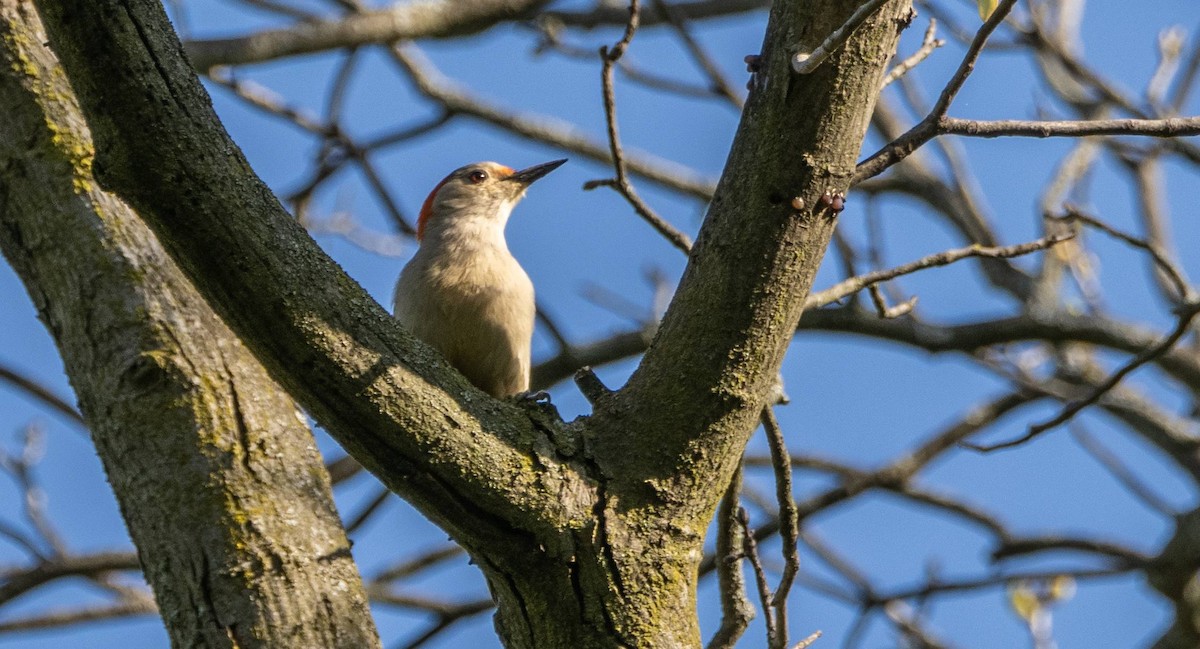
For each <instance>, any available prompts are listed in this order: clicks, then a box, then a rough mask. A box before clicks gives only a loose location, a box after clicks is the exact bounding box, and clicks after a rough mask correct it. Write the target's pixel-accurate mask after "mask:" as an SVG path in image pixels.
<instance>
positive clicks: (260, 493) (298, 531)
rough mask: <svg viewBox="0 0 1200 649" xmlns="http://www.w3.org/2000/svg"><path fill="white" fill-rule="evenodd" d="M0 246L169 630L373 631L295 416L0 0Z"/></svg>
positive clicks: (315, 641) (235, 636) (258, 634)
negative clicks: (186, 271) (147, 219)
mask: <svg viewBox="0 0 1200 649" xmlns="http://www.w3.org/2000/svg"><path fill="white" fill-rule="evenodd" d="M0 18H2V19H3V20H2V22H0V112H2V113H3V114H4V116H5V117H4V119H3V120H0V170H2V171H3V175H4V178H5V183H4V184H3V185H0V250H3V253H4V255H5V257H6V258H7V259H8V260H9V261H10V262H11V263H12V265H13V267H14V268H15V269H16V270H17V272H18V274H19V275H20V277H21V279H22V281H23V282H24V283H25V286H26V287H27V288H28V290H29V293H30V295H31V296H32V297H33V300H34V303H35V305H36V306H37V309H38V313H39V315H40V317H41V319H42V321H43V322H44V323H45V324H46V326H47V328H48V329H49V330H50V332H51V334H52V335H53V337H54V340H55V342H56V343H57V345H58V347H59V350H60V351H61V353H62V356H63V359H64V360H65V363H66V369H67V373H68V375H69V376H70V379H71V384H72V386H73V387H74V389H75V393H76V395H77V396H78V399H79V405H80V408H81V409H82V411H83V415H84V417H85V420H86V421H87V424H88V427H89V429H90V431H91V433H92V438H93V440H94V442H95V444H96V449H97V451H98V453H99V455H100V458H101V460H102V461H103V463H104V468H105V471H106V472H107V475H108V479H109V482H110V483H111V484H112V487H113V490H114V491H115V492H116V495H117V499H118V502H119V503H120V507H121V512H122V514H123V516H124V519H125V522H126V524H127V526H128V529H129V532H130V535H131V536H132V537H133V540H134V543H135V544H136V546H137V548H138V556H139V559H140V562H141V565H142V568H143V571H144V573H145V576H146V579H147V581H149V583H150V584H151V586H152V587H153V589H154V593H155V598H156V601H157V603H158V607H159V610H160V612H161V614H162V617H163V619H164V621H165V623H166V626H167V630H168V632H169V634H170V637H171V640H172V643H173V645H174V646H177V647H279V648H296V647H346V648H359V647H373V646H378V645H379V640H378V637H377V635H376V633H375V629H374V624H373V622H372V620H371V617H370V612H369V610H368V608H367V600H366V595H365V591H364V588H363V584H362V580H361V579H360V577H359V575H358V570H357V567H356V566H355V564H354V561H353V559H352V557H351V556H350V548H349V543H348V541H347V539H346V535H345V532H344V531H343V529H342V526H341V523H340V521H339V518H338V515H337V512H336V510H335V509H334V506H333V500H332V494H331V490H330V484H329V478H328V474H327V473H326V472H325V470H324V467H323V465H322V463H321V458H320V456H319V455H318V453H317V451H316V447H315V444H314V441H313V437H312V434H311V432H310V431H309V430H308V427H307V424H306V420H305V417H304V416H303V414H302V413H301V412H300V411H299V410H298V409H297V406H296V405H295V403H294V402H293V401H292V400H291V398H290V397H288V396H287V394H286V393H285V392H284V391H283V390H282V389H281V388H280V387H279V386H278V385H277V384H276V383H275V382H273V381H272V380H271V379H270V377H269V376H267V374H266V372H265V371H264V370H263V368H262V366H261V365H260V364H259V363H258V362H257V361H256V360H255V358H254V357H253V356H252V355H251V354H250V352H249V351H248V350H247V349H246V348H245V347H244V346H243V345H242V344H241V343H240V342H239V340H238V338H237V337H236V336H235V335H234V334H233V333H232V332H231V331H230V330H229V329H228V327H226V326H225V325H224V323H222V322H221V320H220V319H219V318H218V317H217V316H216V314H215V313H213V311H212V310H211V308H209V307H208V305H207V304H206V303H205V302H204V300H203V298H201V297H200V295H199V294H198V293H197V292H196V290H195V288H194V287H192V285H191V284H190V282H189V281H188V280H187V278H186V277H185V276H184V275H183V273H182V272H181V271H180V270H179V269H178V267H176V265H175V264H174V262H173V261H172V260H171V259H170V257H168V256H167V255H166V253H165V252H164V251H163V249H162V247H161V246H160V245H159V244H158V242H157V240H156V239H155V238H154V235H153V234H152V233H151V232H150V230H149V229H148V228H147V227H146V226H145V224H144V223H143V222H142V221H141V220H140V219H139V218H138V216H137V215H136V214H135V213H134V212H133V211H132V210H131V209H130V208H129V207H128V206H127V205H125V204H124V203H123V202H121V200H120V199H119V198H117V197H116V196H113V195H112V194H109V193H107V192H105V191H103V190H102V189H100V188H99V187H98V186H97V184H96V183H95V181H94V179H93V177H92V172H91V165H92V161H93V151H92V143H91V140H90V137H89V135H88V132H87V128H86V124H85V122H84V120H83V115H82V113H81V112H80V110H79V106H78V105H77V103H76V102H75V99H74V96H73V95H72V91H71V88H70V86H69V84H68V83H67V79H66V76H65V75H64V74H63V71H62V68H61V67H60V66H59V65H58V62H57V61H56V60H55V58H54V56H53V54H52V53H51V52H50V51H49V50H48V49H47V48H46V47H45V46H44V45H43V44H44V43H45V41H46V37H45V34H44V33H43V31H42V28H41V25H40V23H39V21H38V18H37V15H36V14H35V12H34V10H33V8H32V6H31V5H29V4H28V3H24V2H20V1H19V0H0Z"/></svg>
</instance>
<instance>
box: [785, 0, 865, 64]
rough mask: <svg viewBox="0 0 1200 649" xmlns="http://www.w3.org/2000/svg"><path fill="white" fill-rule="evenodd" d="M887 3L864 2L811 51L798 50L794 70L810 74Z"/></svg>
mask: <svg viewBox="0 0 1200 649" xmlns="http://www.w3.org/2000/svg"><path fill="white" fill-rule="evenodd" d="M885 4H887V0H868V1H867V2H866V3H864V4H862V5H861V6H860V7H859V8H858V9H855V10H854V13H852V14H850V17H849V18H847V19H846V22H844V23H842V24H841V26H839V27H838V28H837V29H835V30H833V31H832V32H830V34H829V35H828V36H826V37H825V40H823V41H821V44H820V45H818V46H817V48H816V49H814V50H813V51H811V52H796V54H795V55H793V56H792V71H793V72H795V73H796V74H809V73H811V72H812V71H813V70H816V69H817V68H818V67H820V66H821V64H822V63H824V62H825V59H826V58H828V57H829V55H830V54H833V53H834V52H835V51H837V49H838V48H839V47H841V46H842V45H845V44H846V41H848V40H850V37H851V36H852V35H854V31H855V30H856V29H858V28H859V27H860V26H861V25H862V24H863V23H864V22H866V20H867V18H870V17H871V14H873V13H875V12H876V11H877V10H878V9H879V8H880V7H882V6H883V5H885Z"/></svg>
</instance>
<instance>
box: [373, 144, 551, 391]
mask: <svg viewBox="0 0 1200 649" xmlns="http://www.w3.org/2000/svg"><path fill="white" fill-rule="evenodd" d="M564 162H566V160H554V161H553V162H546V163H543V164H540V165H534V166H532V167H529V168H528V169H522V170H521V171H514V170H513V169H511V168H509V167H506V166H504V165H501V164H497V163H495V162H477V163H475V164H469V165H467V166H465V167H461V168H459V169H456V170H454V171H453V172H452V173H451V174H450V175H449V176H446V177H445V178H444V179H443V180H442V182H440V183H438V184H437V186H436V187H434V188H433V191H431V192H430V193H429V197H428V198H426V199H425V204H424V205H422V206H421V215H420V217H419V218H418V220H417V240H418V241H419V242H420V247H419V248H418V249H417V253H416V255H414V256H413V258H412V260H411V261H409V262H408V264H407V265H406V266H405V267H404V270H403V271H401V273H400V280H399V281H397V282H396V293H395V313H396V318H397V319H399V320H400V322H401V323H403V324H404V325H405V326H407V327H408V328H409V330H410V331H412V332H413V334H415V335H416V336H417V337H418V338H420V339H421V340H423V341H425V342H426V343H428V344H429V345H431V346H432V347H433V348H434V349H436V350H438V351H439V352H441V353H442V355H444V356H445V357H446V359H447V360H449V361H450V364H451V365H453V366H454V368H455V369H457V370H458V371H459V372H462V373H463V375H465V376H466V377H467V379H469V380H470V381H471V383H473V384H474V385H475V387H477V388H479V389H481V390H483V391H484V392H487V393H488V394H490V395H492V396H493V397H497V398H499V397H507V396H513V395H518V394H523V393H527V392H528V390H529V366H530V345H531V340H532V337H533V320H534V301H533V283H532V282H530V281H529V276H528V275H526V274H525V270H524V269H522V268H521V265H520V264H518V263H517V260H516V259H514V258H513V256H512V253H510V252H509V251H508V243H507V242H506V241H505V239H504V226H505V224H506V223H507V222H508V217H509V215H510V214H511V213H512V210H513V207H515V206H516V204H517V203H518V202H519V201H520V200H521V198H522V197H523V196H525V190H526V189H528V188H529V185H531V184H532V183H533V182H534V181H536V180H537V179H539V178H541V177H543V176H545V175H546V174H548V173H550V172H551V171H554V170H555V169H557V168H558V167H559V166H560V165H562V164H563V163H564Z"/></svg>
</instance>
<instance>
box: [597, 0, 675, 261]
mask: <svg viewBox="0 0 1200 649" xmlns="http://www.w3.org/2000/svg"><path fill="white" fill-rule="evenodd" d="M638 10H639V4H638V0H630V3H629V22H628V23H626V25H625V33H624V34H622V36H621V40H619V41H617V43H616V44H615V45H613V46H612V48H609V47H607V46H605V47H601V48H600V58H601V60H602V61H603V65H602V66H601V72H600V80H601V85H602V89H603V94H604V120H605V126H606V128H607V131H608V149H609V152H610V154H611V155H612V161H613V169H614V170H615V171H616V174H617V175H616V178H612V179H607V180H598V181H597V180H593V181H589V182H587V183H584V185H583V188H584V189H595V188H596V187H600V186H607V187H612V188H613V189H615V190H617V192H619V193H620V194H621V195H622V196H624V197H625V200H626V201H628V202H629V204H630V205H631V206H632V207H633V209H634V211H635V212H637V213H638V216H641V217H642V220H644V221H646V222H647V223H649V224H650V225H651V226H652V227H653V228H654V229H655V230H657V231H658V233H659V234H661V235H662V236H663V237H664V238H666V240H667V241H669V242H671V244H672V245H674V246H675V247H676V248H679V249H680V250H682V251H683V252H684V253H685V254H686V253H688V252H690V251H691V249H692V240H691V238H690V237H688V236H687V235H686V234H684V233H683V232H680V231H679V230H678V229H676V228H675V226H673V225H671V224H670V223H668V222H667V221H666V219H664V218H662V217H661V216H659V215H658V213H657V212H655V211H654V210H653V209H652V208H651V207H650V206H649V205H647V204H646V202H645V201H643V200H642V198H641V197H640V196H638V194H637V191H636V190H634V188H633V184H632V183H630V182H629V177H628V175H627V174H626V171H625V154H624V152H623V151H622V149H621V136H620V134H619V133H618V132H617V98H616V94H615V92H614V91H613V65H614V64H616V62H617V61H619V60H620V59H621V56H622V55H624V54H625V50H626V49H628V48H629V43H630V41H632V40H633V35H634V34H635V33H636V32H637V26H638Z"/></svg>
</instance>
